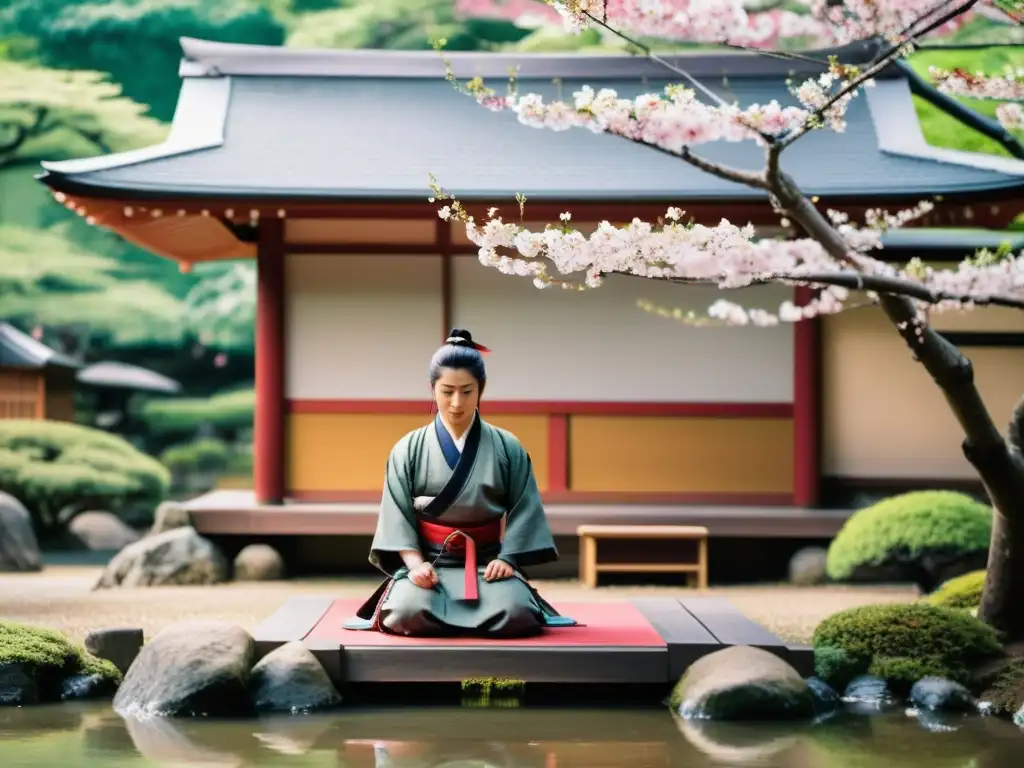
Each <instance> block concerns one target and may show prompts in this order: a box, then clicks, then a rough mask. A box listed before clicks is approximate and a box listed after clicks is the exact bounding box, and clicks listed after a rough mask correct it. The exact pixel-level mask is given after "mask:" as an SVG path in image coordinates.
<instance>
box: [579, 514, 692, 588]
mask: <svg viewBox="0 0 1024 768" xmlns="http://www.w3.org/2000/svg"><path fill="white" fill-rule="evenodd" d="M576 535H577V536H579V539H580V582H581V583H582V584H583V586H585V587H596V586H597V575H598V574H599V573H685V574H688V576H687V581H689V582H690V583H691V584H692V581H693V580H692V579H691V578H690V577H689V574H693V575H695V576H696V582H697V587H698V588H699V589H707V586H708V529H707V528H704V527H703V526H699V525H581V526H579V528H577V529H576ZM598 539H618V540H621V539H649V540H650V539H660V540H666V539H669V540H671V539H677V540H680V541H696V542H697V562H672V563H645V562H642V563H635V562H629V563H603V564H602V563H600V562H598V558H597V541H598Z"/></svg>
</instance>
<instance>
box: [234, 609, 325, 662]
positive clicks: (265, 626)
mask: <svg viewBox="0 0 1024 768" xmlns="http://www.w3.org/2000/svg"><path fill="white" fill-rule="evenodd" d="M333 603H334V597H332V596H331V595H299V596H297V597H292V598H289V599H288V600H286V601H285V602H284V604H283V605H282V606H281V607H280V608H278V609H277V610H276V611H274V613H272V614H271V615H270V616H268V617H267V618H266V619H264V620H263V622H262V623H261V624H260V625H259V626H258V627H256V629H255V630H253V633H252V637H253V639H254V640H255V641H256V656H257V658H262V657H263V656H265V655H266V654H267V653H269V652H270V651H272V650H274V649H275V648H277V647H279V646H282V645H284V644H285V643H290V642H292V641H293V640H303V639H305V637H306V635H308V634H309V632H310V630H312V629H313V627H315V626H316V625H317V622H319V621H320V619H322V618H323V616H324V614H325V613H327V610H328V609H329V608H330V607H331V605H332V604H333Z"/></svg>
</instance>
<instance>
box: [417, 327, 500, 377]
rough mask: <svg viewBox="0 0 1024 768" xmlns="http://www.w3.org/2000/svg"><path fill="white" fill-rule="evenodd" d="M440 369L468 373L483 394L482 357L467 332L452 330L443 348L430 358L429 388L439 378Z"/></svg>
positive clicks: (483, 372)
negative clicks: (460, 370)
mask: <svg viewBox="0 0 1024 768" xmlns="http://www.w3.org/2000/svg"><path fill="white" fill-rule="evenodd" d="M442 368H454V369H456V370H458V369H464V370H467V371H469V372H470V373H471V374H472V375H473V378H474V379H476V380H477V383H478V384H479V385H480V391H481V392H483V389H484V384H486V383H487V369H486V368H485V367H484V357H483V355H482V354H480V350H479V349H477V348H476V345H475V344H474V343H473V334H471V333H470V332H469V331H466V330H463V329H461V328H453V329H452V331H451V333H449V334H448V338H447V339H446V340H445V343H444V346H442V347H441V348H440V349H439V350H437V352H435V353H434V356H433V357H432V358H430V386H434V385H435V384H436V383H437V380H438V379H439V378H441V369H442Z"/></svg>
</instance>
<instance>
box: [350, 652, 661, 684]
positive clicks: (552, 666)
mask: <svg viewBox="0 0 1024 768" xmlns="http://www.w3.org/2000/svg"><path fill="white" fill-rule="evenodd" d="M342 655H343V657H344V667H345V674H346V677H347V679H348V681H349V682H352V683H457V682H461V681H462V680H466V679H468V678H471V677H508V678H513V679H516V680H523V681H525V682H527V683H621V684H628V683H635V684H643V683H658V684H665V683H667V682H668V681H669V656H668V648H667V647H660V648H657V647H639V646H633V647H595V646H534V647H523V646H496V645H479V646H466V645H463V646H457V647H455V646H443V645H417V646H415V647H409V646H405V647H401V646H386V645H375V646H346V647H344V648H343V649H342Z"/></svg>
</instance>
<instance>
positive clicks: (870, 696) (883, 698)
mask: <svg viewBox="0 0 1024 768" xmlns="http://www.w3.org/2000/svg"><path fill="white" fill-rule="evenodd" d="M843 701H845V702H846V703H847V704H852V705H854V708H855V709H857V710H858V711H864V712H866V711H873V710H878V709H884V708H885V707H889V706H892V705H893V704H896V703H897V701H898V697H897V696H895V695H894V694H893V692H892V690H890V688H889V684H888V683H886V682H885V680H883V679H882V678H880V677H875V676H874V675H858V676H857V677H855V678H853V680H851V681H850V683H849V685H847V686H846V690H845V691H843Z"/></svg>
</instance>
